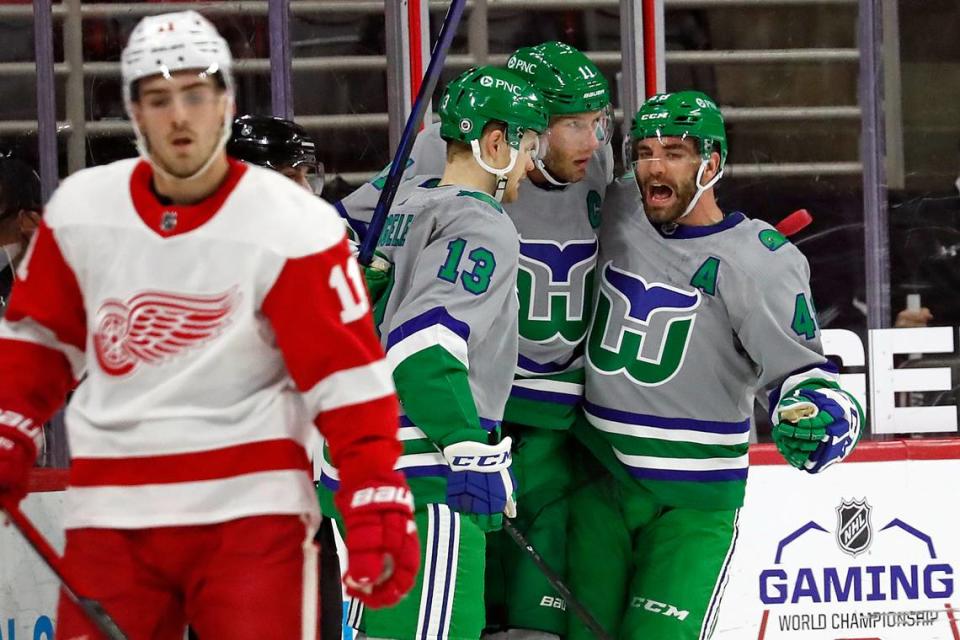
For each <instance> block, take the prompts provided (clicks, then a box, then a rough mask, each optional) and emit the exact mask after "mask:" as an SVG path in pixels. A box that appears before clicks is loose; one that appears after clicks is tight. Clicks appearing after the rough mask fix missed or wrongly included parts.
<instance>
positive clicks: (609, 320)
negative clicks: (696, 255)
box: [587, 263, 701, 386]
mask: <svg viewBox="0 0 960 640" xmlns="http://www.w3.org/2000/svg"><path fill="white" fill-rule="evenodd" d="M700 302H701V294H700V291H699V290H697V289H690V290H685V289H679V288H677V287H674V286H671V285H668V284H661V283H659V282H650V283H648V282H647V281H646V280H644V279H643V278H642V277H641V276H638V275H635V274H632V273H628V272H626V271H621V270H619V269H617V268H615V267H614V266H613V265H612V264H611V263H607V264H606V265H605V266H604V268H603V287H602V289H601V295H600V299H599V301H598V304H597V318H596V322H595V323H594V326H593V329H592V330H591V333H590V336H589V338H588V341H587V358H588V361H589V363H590V365H591V366H592V367H593V368H594V369H595V370H596V371H598V372H599V373H602V374H606V375H615V374H619V373H621V372H624V373H626V375H627V376H628V377H629V378H630V379H631V380H633V381H634V382H635V383H637V384H640V385H643V386H657V385H661V384H663V383H665V382H667V381H668V380H670V379H671V378H672V377H673V376H674V375H676V374H677V372H678V371H680V368H681V367H682V366H683V361H684V359H685V358H686V354H687V348H688V346H689V345H690V337H691V335H692V332H693V325H694V321H695V320H696V311H697V309H698V308H699V306H700Z"/></svg>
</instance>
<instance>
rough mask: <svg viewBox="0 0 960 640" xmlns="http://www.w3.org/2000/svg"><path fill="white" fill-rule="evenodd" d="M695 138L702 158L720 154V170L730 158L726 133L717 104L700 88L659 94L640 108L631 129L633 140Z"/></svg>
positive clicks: (705, 158)
mask: <svg viewBox="0 0 960 640" xmlns="http://www.w3.org/2000/svg"><path fill="white" fill-rule="evenodd" d="M662 137H678V138H686V137H689V138H696V140H697V141H698V148H699V150H700V157H701V159H702V160H704V161H708V160H710V154H712V153H713V152H717V153H718V154H720V167H719V168H720V169H721V170H723V165H724V164H725V163H726V161H727V132H726V128H725V127H724V124H723V115H722V114H721V113H720V109H719V108H717V104H716V103H715V102H714V101H713V99H711V98H710V97H709V96H708V95H706V94H705V93H701V92H699V91H678V92H676V93H660V94H657V95H655V96H653V97H651V98H649V99H648V100H647V101H646V102H644V103H643V105H642V106H641V107H640V110H639V111H637V115H636V116H634V118H633V126H632V127H631V129H630V138H631V140H632V141H633V142H636V141H638V140H642V139H644V138H662Z"/></svg>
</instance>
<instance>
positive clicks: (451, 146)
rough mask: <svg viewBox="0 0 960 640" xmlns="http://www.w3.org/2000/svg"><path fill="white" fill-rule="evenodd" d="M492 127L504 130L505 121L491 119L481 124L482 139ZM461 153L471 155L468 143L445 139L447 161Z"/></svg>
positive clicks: (505, 127) (505, 126)
mask: <svg viewBox="0 0 960 640" xmlns="http://www.w3.org/2000/svg"><path fill="white" fill-rule="evenodd" d="M494 129H497V130H498V131H506V130H507V123H506V122H500V121H499V120H491V121H490V122H488V123H487V124H485V125H483V131H482V132H481V133H480V138H481V139H483V137H484V136H486V135H487V134H488V133H490V132H491V131H492V130H494ZM461 154H467V155H469V156H470V157H473V150H472V149H471V148H470V145H469V144H467V143H466V142H460V141H459V140H447V162H451V161H452V160H453V159H454V158H456V157H457V156H459V155H461Z"/></svg>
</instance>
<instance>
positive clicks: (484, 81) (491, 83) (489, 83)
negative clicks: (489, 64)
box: [480, 76, 523, 96]
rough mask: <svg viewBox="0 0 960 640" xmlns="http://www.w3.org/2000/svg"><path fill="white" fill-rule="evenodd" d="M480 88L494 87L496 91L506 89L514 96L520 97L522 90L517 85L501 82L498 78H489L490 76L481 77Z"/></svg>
mask: <svg viewBox="0 0 960 640" xmlns="http://www.w3.org/2000/svg"><path fill="white" fill-rule="evenodd" d="M480 86H482V87H494V88H496V89H506V90H507V91H509V92H510V93H512V94H513V95H515V96H522V95H523V90H522V89H521V88H520V87H518V86H517V85H515V84H513V83H510V82H507V81H506V80H501V79H500V78H491V77H490V76H483V77H482V78H480Z"/></svg>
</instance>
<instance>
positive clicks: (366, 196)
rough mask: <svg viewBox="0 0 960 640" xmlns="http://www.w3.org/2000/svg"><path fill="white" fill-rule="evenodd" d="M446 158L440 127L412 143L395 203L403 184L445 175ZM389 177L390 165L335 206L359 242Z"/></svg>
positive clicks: (364, 233)
mask: <svg viewBox="0 0 960 640" xmlns="http://www.w3.org/2000/svg"><path fill="white" fill-rule="evenodd" d="M446 154H447V143H446V142H444V141H443V139H442V138H441V137H440V124H439V123H437V124H433V125H430V126H429V127H427V128H425V129H424V130H423V131H421V132H420V133H419V135H417V137H416V139H415V140H414V142H413V149H412V150H411V151H410V158H409V159H408V160H407V167H406V169H404V171H403V177H402V178H401V188H400V189H398V191H397V195H396V196H395V198H394V201H395V202H399V201H400V199H401V196H402V195H403V193H402V189H403V186H402V185H403V183H406V182H410V181H413V180H415V179H417V178H418V177H423V178H424V179H426V178H431V177H438V176H441V175H443V169H444V166H445V164H446ZM389 173H390V165H389V164H388V165H387V166H386V167H384V168H383V170H382V171H381V172H380V173H378V174H377V175H376V176H374V178H373V179H372V180H370V181H369V182H365V183H363V184H362V185H360V186H359V187H358V188H357V190H356V191H354V192H353V193H351V194H350V195H348V196H346V197H345V198H343V199H342V200H340V201H339V202H336V203H334V207H335V208H336V209H337V212H338V213H339V214H340V216H341V217H342V218H344V219H345V220H346V221H347V224H349V225H350V228H351V229H353V231H354V232H355V233H356V234H357V236H359V238H360V239H362V238H363V237H364V236H365V235H366V232H367V225H368V224H369V223H370V218H371V217H372V216H373V210H374V208H376V206H377V201H378V200H379V199H380V193H381V192H382V191H383V186H384V184H385V183H386V181H387V174H389Z"/></svg>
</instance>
